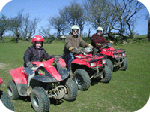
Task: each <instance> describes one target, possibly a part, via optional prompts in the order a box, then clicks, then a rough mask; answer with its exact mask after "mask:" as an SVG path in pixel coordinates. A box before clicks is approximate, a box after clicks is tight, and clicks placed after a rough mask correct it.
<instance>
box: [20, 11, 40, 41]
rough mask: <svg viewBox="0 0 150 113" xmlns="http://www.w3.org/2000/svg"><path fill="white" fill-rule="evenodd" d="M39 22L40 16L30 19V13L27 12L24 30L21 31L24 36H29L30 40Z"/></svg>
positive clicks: (23, 23) (23, 24) (24, 19)
mask: <svg viewBox="0 0 150 113" xmlns="http://www.w3.org/2000/svg"><path fill="white" fill-rule="evenodd" d="M38 22H39V19H38V18H34V19H33V20H30V19H29V14H26V16H24V17H23V22H22V31H21V34H22V36H23V38H28V39H29V40H30V39H31V36H32V35H34V34H35V30H36V27H37V23H38Z"/></svg>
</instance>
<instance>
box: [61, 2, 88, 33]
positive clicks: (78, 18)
mask: <svg viewBox="0 0 150 113" xmlns="http://www.w3.org/2000/svg"><path fill="white" fill-rule="evenodd" d="M60 14H61V15H63V16H64V18H65V20H66V22H67V23H68V24H69V25H78V26H79V28H80V35H82V31H83V28H84V24H85V21H86V19H85V16H84V10H83V7H82V6H81V5H80V4H78V3H76V2H72V3H70V5H69V6H66V7H64V8H63V9H62V10H60Z"/></svg>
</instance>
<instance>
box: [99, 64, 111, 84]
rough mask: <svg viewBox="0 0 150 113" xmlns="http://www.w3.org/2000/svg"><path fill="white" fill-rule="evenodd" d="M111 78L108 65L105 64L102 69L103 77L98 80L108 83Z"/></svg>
mask: <svg viewBox="0 0 150 113" xmlns="http://www.w3.org/2000/svg"><path fill="white" fill-rule="evenodd" d="M111 78H112V71H111V69H110V68H109V66H107V65H106V66H105V68H104V71H103V78H102V79H101V80H100V82H103V83H109V81H110V80H111Z"/></svg>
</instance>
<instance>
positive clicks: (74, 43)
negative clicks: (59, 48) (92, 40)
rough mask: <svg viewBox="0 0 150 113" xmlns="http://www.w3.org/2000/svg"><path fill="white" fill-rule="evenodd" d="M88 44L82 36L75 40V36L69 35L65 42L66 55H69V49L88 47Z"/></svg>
mask: <svg viewBox="0 0 150 113" xmlns="http://www.w3.org/2000/svg"><path fill="white" fill-rule="evenodd" d="M87 46H88V43H86V42H85V41H84V40H82V38H81V37H80V36H78V37H77V38H74V37H73V35H68V36H67V38H66V40H65V47H64V54H66V53H69V52H70V51H69V48H70V47H74V48H78V47H87Z"/></svg>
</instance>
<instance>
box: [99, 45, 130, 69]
mask: <svg viewBox="0 0 150 113" xmlns="http://www.w3.org/2000/svg"><path fill="white" fill-rule="evenodd" d="M102 45H104V44H102ZM100 54H103V55H106V56H107V59H106V64H107V65H108V66H109V67H110V69H111V70H112V71H115V70H118V69H120V70H123V71H125V70H126V69H127V67H128V61H127V58H126V51H125V50H124V49H114V48H113V47H112V44H110V43H108V44H107V45H106V46H105V47H102V48H100Z"/></svg>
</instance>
